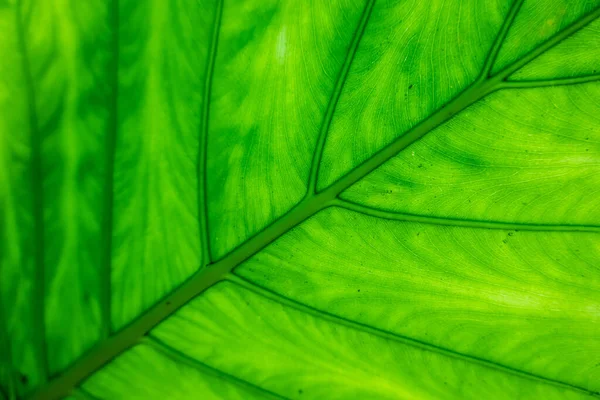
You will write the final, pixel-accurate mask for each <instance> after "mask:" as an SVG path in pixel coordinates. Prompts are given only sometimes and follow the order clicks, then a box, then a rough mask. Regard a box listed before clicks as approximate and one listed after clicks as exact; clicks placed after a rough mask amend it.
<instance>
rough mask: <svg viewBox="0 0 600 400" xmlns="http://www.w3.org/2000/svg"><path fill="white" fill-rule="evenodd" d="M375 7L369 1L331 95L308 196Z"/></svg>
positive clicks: (316, 177)
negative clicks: (334, 116)
mask: <svg viewBox="0 0 600 400" xmlns="http://www.w3.org/2000/svg"><path fill="white" fill-rule="evenodd" d="M374 6H375V0H367V3H366V6H365V8H364V10H363V12H362V15H361V17H360V21H359V23H358V26H357V27H356V31H355V32H354V36H353V37H352V42H351V43H350V47H349V48H348V52H347V54H346V59H345V60H344V64H343V65H342V69H341V70H340V72H339V74H338V78H337V81H336V83H335V87H334V90H333V92H332V93H331V97H330V98H329V103H328V104H327V110H326V112H325V116H324V117H323V122H322V124H321V129H320V131H319V137H318V139H317V145H316V147H315V151H314V154H313V159H312V164H311V167H310V175H309V181H308V188H307V192H306V195H307V196H312V195H314V194H315V192H316V190H317V180H318V178H319V168H320V166H321V160H322V159H323V151H324V149H325V142H326V140H327V134H328V132H329V128H330V126H331V122H332V121H333V115H334V114H335V109H336V107H337V103H338V101H339V99H340V96H341V94H342V90H343V89H344V85H345V84H346V78H347V77H348V73H349V72H350V67H351V66H352V63H353V61H354V56H355V55H356V51H357V50H358V46H359V44H360V41H361V39H362V37H363V35H364V33H365V29H366V27H367V24H368V22H369V18H370V17H371V12H372V11H373V7H374Z"/></svg>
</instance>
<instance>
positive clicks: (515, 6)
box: [479, 0, 525, 81]
mask: <svg viewBox="0 0 600 400" xmlns="http://www.w3.org/2000/svg"><path fill="white" fill-rule="evenodd" d="M524 1H525V0H514V1H513V3H512V5H511V7H510V10H509V11H508V14H507V15H506V18H505V19H504V23H503V24H502V27H501V28H500V32H498V36H497V37H496V40H495V41H494V44H493V45H492V48H491V49H490V51H489V53H488V55H487V57H486V59H485V62H484V64H483V68H482V69H481V74H480V75H479V80H481V81H483V80H485V79H487V78H489V77H490V72H491V71H492V68H494V63H495V62H496V58H498V54H500V49H501V48H502V44H503V43H504V40H505V39H506V36H507V35H508V31H509V30H510V27H511V26H512V24H513V22H514V21H515V18H516V17H517V14H518V13H519V10H520V9H521V6H522V5H523V3H524Z"/></svg>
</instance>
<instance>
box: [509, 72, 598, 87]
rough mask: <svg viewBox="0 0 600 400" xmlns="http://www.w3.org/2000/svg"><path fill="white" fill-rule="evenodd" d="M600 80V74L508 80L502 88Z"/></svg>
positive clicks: (575, 83)
mask: <svg viewBox="0 0 600 400" xmlns="http://www.w3.org/2000/svg"><path fill="white" fill-rule="evenodd" d="M596 81H600V74H590V75H582V76H575V77H568V78H554V79H535V80H514V81H513V80H507V81H506V82H504V83H502V84H501V88H502V89H531V88H541V87H548V86H567V85H580V84H582V83H589V82H596Z"/></svg>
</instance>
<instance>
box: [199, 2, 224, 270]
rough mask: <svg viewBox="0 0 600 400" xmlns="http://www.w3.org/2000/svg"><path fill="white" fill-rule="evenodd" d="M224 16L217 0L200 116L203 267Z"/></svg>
mask: <svg viewBox="0 0 600 400" xmlns="http://www.w3.org/2000/svg"><path fill="white" fill-rule="evenodd" d="M222 17H223V0H217V9H216V10H215V19H214V23H213V32H212V36H211V43H210V50H209V56H208V57H209V60H208V63H207V64H206V72H205V74H206V75H205V82H204V93H203V96H202V116H201V118H200V120H201V122H200V124H201V127H200V143H199V145H198V220H199V223H200V241H201V246H202V267H204V266H206V265H208V264H210V263H211V262H212V255H211V250H210V243H209V238H210V235H209V226H208V201H207V191H206V181H207V179H206V178H207V176H206V163H207V147H208V131H209V119H210V97H211V93H212V82H213V76H214V71H215V63H216V59H217V47H218V44H219V31H220V29H221V18H222Z"/></svg>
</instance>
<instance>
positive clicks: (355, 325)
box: [226, 273, 600, 397]
mask: <svg viewBox="0 0 600 400" xmlns="http://www.w3.org/2000/svg"><path fill="white" fill-rule="evenodd" d="M226 279H227V280H228V281H230V282H231V283H233V284H235V285H237V286H239V287H241V288H243V289H245V290H248V291H251V292H252V293H255V294H257V295H259V296H261V297H263V298H266V299H269V300H271V301H274V302H277V303H279V304H281V305H283V306H286V307H290V308H293V309H295V310H297V311H300V312H303V313H305V314H310V315H312V316H314V317H316V318H319V319H322V320H326V321H328V322H331V323H334V324H338V325H342V326H345V327H348V328H350V329H354V330H357V331H360V332H365V333H369V334H372V335H375V336H378V337H381V338H384V339H388V340H393V341H396V342H399V343H402V344H405V345H408V346H411V347H416V348H419V349H422V350H426V351H430V352H433V353H436V354H442V355H444V356H447V357H452V358H455V359H459V360H462V361H466V362H469V363H472V364H477V365H480V366H482V367H485V368H489V369H493V370H497V371H500V372H503V373H506V374H510V375H513V376H518V377H521V378H525V379H529V380H533V381H537V382H541V383H545V384H548V385H552V386H558V387H561V388H565V389H570V390H573V391H577V392H580V393H585V394H588V395H592V396H595V397H600V394H598V393H597V392H592V391H590V390H587V389H585V388H582V387H579V386H576V385H572V384H570V383H566V382H562V381H559V380H555V379H550V378H546V377H544V376H540V375H536V374H533V373H530V372H526V371H522V370H519V369H516V368H512V367H508V366H506V365H502V364H499V363H496V362H494V361H490V360H487V359H484V358H479V357H475V356H472V355H468V354H464V353H460V352H457V351H454V350H450V349H446V348H444V347H441V346H437V345H433V344H431V343H427V342H423V341H420V340H417V339H413V338H411V337H408V336H404V335H401V334H397V333H393V332H389V331H386V330H383V329H379V328H376V327H374V326H371V325H368V324H363V323H360V322H356V321H352V320H349V319H346V318H344V317H340V316H338V315H334V314H331V313H328V312H327V311H323V310H320V309H317V308H314V307H311V306H309V305H306V304H303V303H300V302H298V301H296V300H293V299H290V298H288V297H286V296H284V295H282V294H279V293H277V292H274V291H272V290H270V289H267V288H265V287H263V286H260V285H258V284H257V283H254V282H252V281H250V280H248V279H246V278H243V277H241V276H240V275H237V274H235V273H231V274H229V275H228V276H227V277H226Z"/></svg>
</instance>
